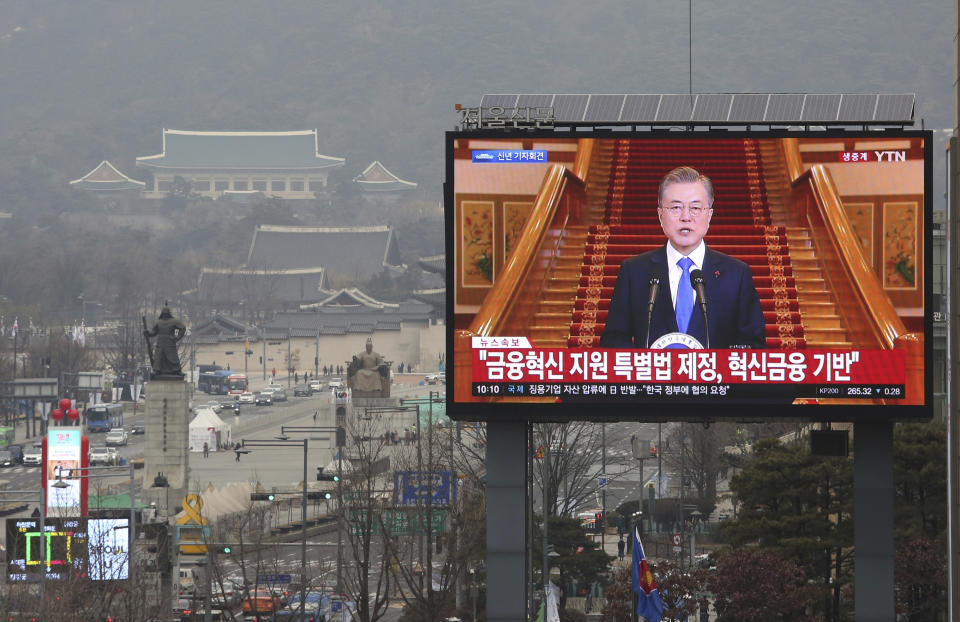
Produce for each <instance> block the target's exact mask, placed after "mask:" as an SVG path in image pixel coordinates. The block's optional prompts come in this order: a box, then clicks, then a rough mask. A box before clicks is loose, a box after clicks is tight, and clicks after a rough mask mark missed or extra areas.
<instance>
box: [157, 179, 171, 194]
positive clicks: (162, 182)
mask: <svg viewBox="0 0 960 622" xmlns="http://www.w3.org/2000/svg"><path fill="white" fill-rule="evenodd" d="M172 182H173V180H172V179H158V180H157V190H159V191H160V192H170V184H171V183H172Z"/></svg>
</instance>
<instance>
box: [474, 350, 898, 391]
mask: <svg viewBox="0 0 960 622" xmlns="http://www.w3.org/2000/svg"><path fill="white" fill-rule="evenodd" d="M471 381H472V382H473V383H479V384H486V383H494V384H496V383H504V382H508V383H516V384H540V383H546V384H555V383H557V384H624V385H631V384H637V385H640V384H653V385H661V384H677V385H685V384H705V385H711V384H713V385H740V384H751V385H756V384H773V385H776V384H780V385H795V384H810V385H824V386H826V385H830V386H847V385H850V386H859V387H876V386H880V387H883V386H902V385H905V384H906V359H905V355H904V353H903V352H902V351H900V350H879V349H878V350H867V349H864V350H759V349H755V350H751V349H733V350H689V349H663V350H623V349H600V348H595V349H583V348H547V349H539V348H529V347H523V345H521V346H520V347H502V346H499V347H494V348H491V347H479V348H478V347H474V348H473V364H472V366H471Z"/></svg>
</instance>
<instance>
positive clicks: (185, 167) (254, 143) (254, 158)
mask: <svg viewBox="0 0 960 622" xmlns="http://www.w3.org/2000/svg"><path fill="white" fill-rule="evenodd" d="M317 141H318V139H317V130H302V131H293V132H191V131H183V130H168V129H164V130H163V151H162V152H161V153H158V154H156V155H151V156H142V157H139V158H137V166H139V167H142V168H144V169H146V170H148V171H150V172H151V173H152V174H153V185H152V187H151V188H149V189H148V190H147V191H146V192H145V193H144V196H147V197H149V198H163V197H164V196H166V195H167V193H168V192H169V191H170V187H171V184H172V183H173V180H174V178H176V177H182V178H183V179H185V180H186V181H189V182H190V189H191V191H193V192H194V193H197V194H199V195H201V196H208V197H219V196H221V195H223V194H224V193H225V192H228V191H232V192H262V193H264V195H266V196H275V197H280V198H284V199H312V198H314V197H315V196H316V195H315V193H316V192H319V191H322V190H324V189H325V188H326V186H327V175H328V174H329V173H330V170H331V169H333V168H337V167H340V166H343V164H344V161H345V160H344V158H337V157H332V156H326V155H322V154H321V153H320V151H319V148H318V142H317Z"/></svg>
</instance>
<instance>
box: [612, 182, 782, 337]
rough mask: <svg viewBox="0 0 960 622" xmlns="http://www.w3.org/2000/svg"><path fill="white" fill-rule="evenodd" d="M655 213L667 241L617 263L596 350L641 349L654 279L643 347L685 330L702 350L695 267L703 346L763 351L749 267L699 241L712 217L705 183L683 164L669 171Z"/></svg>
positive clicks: (759, 313)
mask: <svg viewBox="0 0 960 622" xmlns="http://www.w3.org/2000/svg"><path fill="white" fill-rule="evenodd" d="M657 212H658V215H659V218H660V226H661V227H662V228H663V232H664V234H665V235H666V236H667V244H666V245H664V247H663V248H658V249H656V250H653V251H650V252H647V253H644V254H642V255H637V256H636V257H631V258H630V259H627V260H626V261H624V262H623V264H622V265H621V266H620V272H619V274H618V275H617V283H616V286H615V287H614V288H613V296H612V297H611V299H610V309H609V311H608V313H607V322H606V326H605V328H604V330H603V336H602V337H601V338H600V346H601V347H603V348H643V347H646V346H647V337H648V335H647V314H648V310H649V303H650V292H651V283H650V281H651V279H653V278H656V279H659V283H660V285H659V289H658V292H657V295H656V298H655V300H654V306H653V312H652V316H651V318H650V331H649V343H650V344H653V343H654V342H655V341H656V340H657V339H658V338H659V337H661V336H663V335H666V334H669V333H685V334H687V335H690V336H691V337H693V338H695V339H696V340H697V341H699V342H700V343H701V344H702V345H703V346H705V347H706V346H707V338H706V337H707V335H706V330H705V326H704V320H703V313H702V311H701V309H700V306H699V303H700V301H699V300H698V299H697V294H696V292H695V291H694V289H693V286H692V285H691V283H690V273H691V272H692V271H694V270H700V271H701V272H702V273H703V279H704V281H703V284H704V291H705V294H706V296H705V298H706V301H707V317H708V320H709V326H710V339H709V347H710V348H730V347H750V348H765V347H766V324H765V322H764V319H763V310H762V308H761V307H760V298H759V296H757V290H756V287H754V285H753V275H752V274H751V272H750V268H749V267H748V266H747V265H746V264H745V263H743V262H742V261H739V260H737V259H734V258H733V257H730V256H728V255H724V254H723V253H719V252H717V251H714V250H711V249H709V248H707V246H706V244H704V243H703V236H704V235H706V233H707V231H708V230H709V228H710V219H711V218H712V217H713V184H712V183H711V181H710V179H709V178H708V177H706V176H705V175H701V174H700V173H699V172H698V171H697V170H695V169H693V168H690V167H686V166H683V167H680V168H676V169H674V170H672V171H670V172H669V173H667V175H666V176H665V177H664V178H663V180H662V181H661V182H660V196H659V206H658V208H657Z"/></svg>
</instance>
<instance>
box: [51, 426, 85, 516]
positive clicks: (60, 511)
mask: <svg viewBox="0 0 960 622" xmlns="http://www.w3.org/2000/svg"><path fill="white" fill-rule="evenodd" d="M83 446H84V437H83V434H82V433H81V431H80V429H78V428H51V429H50V431H49V432H47V436H46V438H45V443H44V447H43V451H44V456H43V464H44V468H43V470H42V471H43V474H44V475H43V477H44V487H45V489H46V500H47V516H55V517H64V516H82V515H83V514H85V509H86V508H85V507H84V506H85V501H86V499H85V497H86V495H85V494H84V490H85V489H86V478H84V477H81V469H82V468H83V467H85V466H86V460H85V459H84V458H85V454H86V452H85V451H84V447H83Z"/></svg>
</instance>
